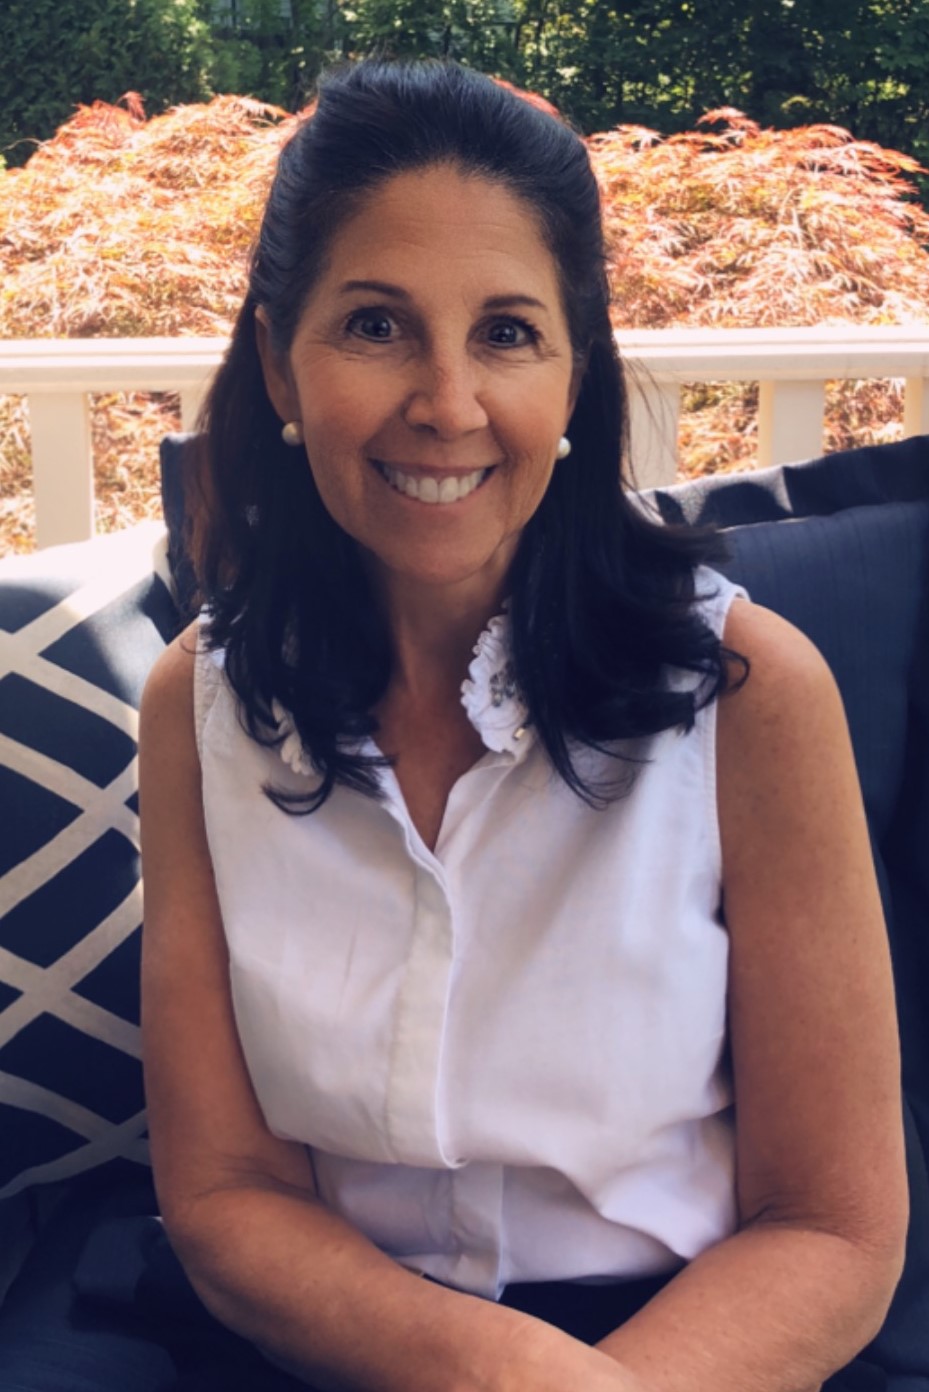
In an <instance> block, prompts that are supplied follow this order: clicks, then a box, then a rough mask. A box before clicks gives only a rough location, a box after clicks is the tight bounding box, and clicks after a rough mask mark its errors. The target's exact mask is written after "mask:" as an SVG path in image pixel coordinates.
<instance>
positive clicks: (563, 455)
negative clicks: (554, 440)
mask: <svg viewBox="0 0 929 1392" xmlns="http://www.w3.org/2000/svg"><path fill="white" fill-rule="evenodd" d="M570 453H571V441H570V440H569V439H568V437H567V435H562V437H561V439H560V440H559V441H558V448H557V449H556V451H555V457H556V458H557V459H567V457H568V455H569V454H570Z"/></svg>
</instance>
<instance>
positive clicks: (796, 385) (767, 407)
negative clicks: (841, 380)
mask: <svg viewBox="0 0 929 1392" xmlns="http://www.w3.org/2000/svg"><path fill="white" fill-rule="evenodd" d="M825 410H826V387H825V382H762V383H761V384H760V390H759V393H758V466H759V468H762V469H764V468H766V467H767V466H768V465H769V464H790V463H793V462H794V461H795V460H800V459H815V458H816V457H817V455H820V454H822V452H823V417H824V415H825Z"/></svg>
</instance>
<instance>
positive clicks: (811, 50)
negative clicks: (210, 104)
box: [0, 0, 929, 164]
mask: <svg viewBox="0 0 929 1392" xmlns="http://www.w3.org/2000/svg"><path fill="white" fill-rule="evenodd" d="M370 52H380V53H385V54H394V55H405V56H428V55H433V56H442V55H449V56H451V57H454V58H458V59H459V60H461V61H462V62H465V63H468V64H470V65H471V66H473V67H476V68H479V69H481V70H482V71H485V72H489V73H492V74H494V75H496V76H499V77H505V78H508V79H509V80H510V81H512V82H516V83H517V84H519V85H521V86H524V87H528V88H530V89H531V90H534V91H537V92H539V93H541V94H542V95H543V96H546V97H548V98H549V99H550V100H551V101H553V102H555V103H556V105H558V106H559V107H560V108H561V109H562V110H563V111H564V112H565V113H566V114H567V115H568V116H569V117H570V118H571V119H572V120H573V121H574V122H575V123H576V124H577V125H578V126H579V127H580V129H582V130H583V131H585V132H588V133H589V132H592V131H597V130H609V129H612V128H613V127H615V126H616V125H619V124H640V125H644V126H648V127H650V128H652V129H655V130H658V131H661V132H663V133H671V132H673V131H678V130H686V129H689V128H691V127H692V126H693V124H694V122H695V121H696V120H697V119H698V117H699V116H700V115H701V114H702V113H703V112H704V111H707V110H711V109H715V108H719V107H727V106H728V107H736V108H738V109H739V110H742V111H745V112H746V113H747V114H748V115H749V116H750V117H751V118H752V119H754V120H756V121H758V122H760V123H761V124H762V125H765V126H769V125H770V126H775V127H793V126H800V125H806V124H810V123H812V122H829V123H833V124H836V125H841V126H844V127H847V128H848V129H850V130H851V131H853V133H854V134H855V135H856V136H857V137H858V138H859V139H864V140H874V141H877V142H879V143H880V144H882V145H886V146H888V147H890V148H893V149H900V150H903V151H905V152H907V153H910V154H912V155H915V156H916V157H917V158H918V159H920V160H921V161H922V162H923V163H924V164H929V0H289V3H288V0H5V4H4V6H3V8H2V9H0V112H2V115H0V151H3V150H6V152H7V157H8V159H10V161H11V162H17V163H18V162H21V161H22V160H23V159H24V158H25V156H26V154H28V153H29V150H30V148H31V147H30V146H28V145H25V146H17V147H14V148H13V149H12V150H9V148H8V147H9V146H10V145H11V143H12V142H15V141H18V140H23V139H26V138H29V137H33V138H45V137H47V136H48V135H50V134H51V133H52V131H53V130H54V128H55V126H56V125H57V124H58V123H59V122H60V121H62V120H63V119H65V118H66V117H67V116H68V115H69V114H70V112H71V110H72V109H73V107H74V105H75V104H76V103H78V102H85V103H86V102H90V101H92V100H93V99H95V98H102V99H104V100H108V101H113V100H116V99H117V98H118V97H119V96H120V95H121V94H122V93H123V92H124V91H127V90H129V89H132V90H135V91H138V92H140V93H141V95H142V97H143V99H144V101H145V104H146V109H147V110H148V111H149V112H150V113H154V112H157V111H159V110H161V109H163V108H164V106H166V105H168V104H171V103H174V102H182V101H191V100H195V99H199V98H202V97H204V96H208V95H211V94H213V93H216V92H232V93H239V94H242V95H250V96H254V97H257V98H260V99H261V100H264V101H269V102H273V103H275V104H277V105H280V106H283V107H286V108H287V109H289V110H294V109H297V108H298V107H299V106H300V105H302V104H303V102H304V101H305V100H306V98H307V96H308V94H309V93H310V91H311V89H312V84H313V80H314V79H315V77H316V74H317V73H318V71H319V69H320V68H321V67H322V66H323V65H324V64H325V63H327V62H330V61H332V60H333V59H334V58H339V57H345V56H360V55H362V54H365V53H370Z"/></svg>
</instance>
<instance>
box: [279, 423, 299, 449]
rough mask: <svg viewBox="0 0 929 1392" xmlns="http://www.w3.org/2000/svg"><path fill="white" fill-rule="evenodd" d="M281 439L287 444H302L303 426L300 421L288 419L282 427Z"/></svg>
mask: <svg viewBox="0 0 929 1392" xmlns="http://www.w3.org/2000/svg"><path fill="white" fill-rule="evenodd" d="M281 439H282V440H283V441H284V444H285V445H302V444H303V426H302V425H301V424H300V422H299V421H288V422H287V424H286V425H285V426H283V427H282V428H281Z"/></svg>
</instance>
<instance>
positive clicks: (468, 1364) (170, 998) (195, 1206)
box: [140, 631, 637, 1392]
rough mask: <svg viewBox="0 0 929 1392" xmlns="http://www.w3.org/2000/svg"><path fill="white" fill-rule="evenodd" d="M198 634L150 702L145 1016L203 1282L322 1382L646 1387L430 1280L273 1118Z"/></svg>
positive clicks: (181, 1251)
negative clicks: (240, 1022) (247, 1011)
mask: <svg viewBox="0 0 929 1392" xmlns="http://www.w3.org/2000/svg"><path fill="white" fill-rule="evenodd" d="M194 641H195V640H194V636H193V634H192V632H190V631H189V632H188V634H187V635H185V636H184V637H183V638H182V639H181V640H179V641H178V642H177V643H175V644H173V645H172V646H171V647H170V648H169V649H168V650H167V651H166V653H165V654H164V656H163V657H162V659H161V660H160V661H159V663H158V664H157V666H156V668H155V670H154V671H153V673H152V676H151V678H150V681H149V684H148V686H147V688H146V692H145V698H144V701H143V706H142V733H141V754H140V759H141V769H140V779H141V805H142V819H143V856H144V869H145V932H144V948H143V966H142V975H143V1001H142V1016H143V1018H142V1028H143V1046H144V1059H145V1078H146V1091H147V1096H148V1104H149V1113H150V1133H151V1143H152V1157H153V1163H154V1170H155V1180H156V1185H157V1190H158V1196H159V1201H160V1204H161V1208H162V1213H163V1216H164V1221H165V1225H166V1228H167V1231H168V1234H169V1236H170V1238H171V1241H172V1243H173V1245H174V1247H175V1249H176V1251H177V1253H178V1256H179V1257H180V1259H181V1261H182V1263H183V1265H184V1267H185V1269H186V1271H187V1273H188V1275H189V1277H190V1279H191V1281H192V1283H193V1285H194V1288H195V1289H196V1290H197V1292H198V1294H199V1295H200V1297H201V1299H202V1300H203V1301H204V1303H205V1305H206V1306H207V1308H208V1309H210V1310H211V1311H212V1313H213V1314H214V1315H215V1316H216V1317H217V1318H218V1319H219V1320H221V1321H222V1322H223V1323H224V1324H226V1325H228V1326H229V1327H230V1328H232V1329H234V1330H236V1331H237V1332H239V1333H241V1334H242V1335H244V1336H245V1337H246V1338H248V1339H250V1340H252V1341H253V1342H254V1343H256V1344H258V1345H259V1346H260V1347H262V1348H263V1349H265V1350H266V1351H267V1352H268V1354H269V1355H270V1356H271V1357H273V1358H274V1360H275V1361H279V1362H281V1363H282V1364H284V1365H285V1366H287V1367H288V1368H289V1369H290V1370H291V1371H292V1372H294V1373H295V1374H296V1375H297V1376H299V1377H302V1378H304V1379H306V1380H307V1381H308V1382H311V1383H313V1384H314V1385H315V1386H317V1387H319V1388H322V1389H327V1392H328V1389H383V1392H517V1389H518V1392H565V1389H566V1388H571V1387H578V1388H580V1387H583V1388H584V1389H585V1392H634V1389H635V1388H636V1386H637V1384H636V1382H635V1379H634V1378H633V1377H632V1375H631V1374H627V1373H625V1372H624V1371H623V1370H622V1369H621V1368H620V1367H619V1366H618V1365H617V1364H616V1363H615V1361H613V1360H611V1359H610V1358H608V1357H606V1356H605V1355H604V1354H601V1353H598V1352H597V1351H596V1350H593V1349H589V1348H587V1347H586V1345H584V1344H581V1343H579V1342H578V1341H576V1340H574V1339H571V1338H569V1336H567V1335H565V1334H562V1333H561V1332H560V1331H558V1330H556V1329H553V1328H551V1327H550V1326H548V1325H545V1324H543V1323H542V1322H541V1321H539V1320H535V1319H531V1318H530V1317H529V1316H526V1315H523V1314H521V1313H519V1312H517V1311H515V1310H510V1309H507V1308H505V1307H503V1306H498V1305H495V1304H494V1303H493V1302H491V1301H485V1300H480V1299H477V1298H475V1297H472V1296H468V1295H464V1294H459V1293H457V1292H453V1291H450V1290H447V1289H446V1288H444V1287H442V1286H439V1285H437V1284H434V1283H432V1282H429V1281H424V1280H422V1279H420V1278H419V1277H417V1276H416V1275H414V1274H413V1273H411V1272H409V1271H406V1270H405V1269H404V1268H403V1267H401V1266H400V1265H399V1264H398V1263H396V1262H394V1261H392V1260H391V1259H390V1258H389V1257H387V1256H385V1255H384V1254H383V1253H381V1252H380V1251H379V1250H378V1249H377V1248H376V1247H375V1246H374V1245H373V1244H372V1243H370V1242H369V1241H368V1240H367V1239H366V1238H365V1237H363V1236H362V1235H361V1234H360V1233H359V1232H357V1231H356V1230H355V1229H354V1228H353V1227H351V1225H350V1224H348V1223H346V1222H345V1221H344V1220H342V1219H341V1218H339V1217H337V1216H336V1215H334V1214H332V1213H331V1212H329V1211H328V1210H327V1209H326V1208H325V1207H324V1206H323V1205H322V1204H321V1203H320V1202H319V1201H318V1199H317V1197H316V1193H315V1188H314V1183H313V1175H312V1170H311V1167H310V1165H309V1162H308V1159H307V1155H306V1152H305V1150H304V1149H303V1147H302V1146H299V1145H295V1144H291V1143H288V1142H285V1141H282V1140H279V1139H277V1138H276V1137H274V1136H273V1135H272V1134H271V1133H270V1132H269V1131H268V1129H267V1127H266V1125H265V1122H264V1118H263V1116H262V1113H261V1111H260V1108H259V1106H258V1103H257V1101H256V1098H255V1095H254V1092H253V1090H252V1087H251V1083H250V1080H249V1076H248V1072H247V1069H246V1066H245V1062H244V1059H243V1057H242V1053H241V1048H240V1045H239V1040H238V1035H237V1032H236V1027H235V1021H234V1017H233V1010H232V1002H231V996H230V990H229V981H228V959H227V954H226V946H225V938H224V934H223V928H222V923H221V920H220V914H219V907H218V904H217V899H216V891H215V887H214V883H213V876H212V871H211V866H210V858H209V853H208V849H207V842H206V834H205V830H204V824H203V812H202V802H201V794H200V769H199V760H198V756H197V750H196V741H195V735H194V727H193V709H192V706H193V703H192V649H193V645H194Z"/></svg>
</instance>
